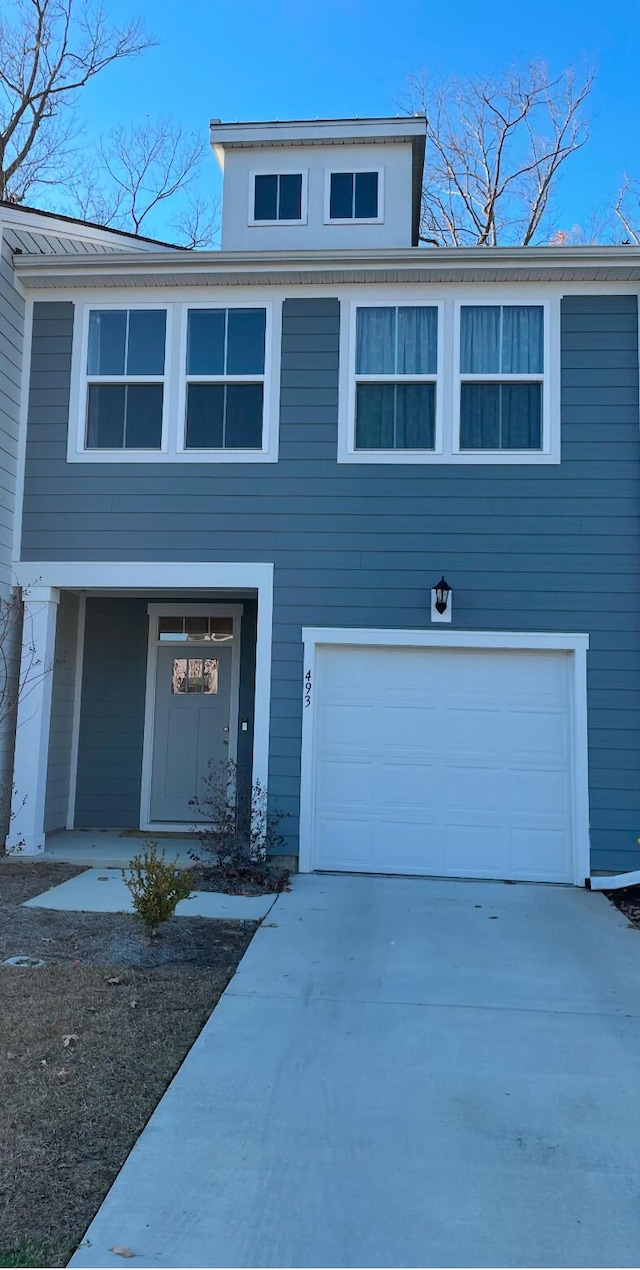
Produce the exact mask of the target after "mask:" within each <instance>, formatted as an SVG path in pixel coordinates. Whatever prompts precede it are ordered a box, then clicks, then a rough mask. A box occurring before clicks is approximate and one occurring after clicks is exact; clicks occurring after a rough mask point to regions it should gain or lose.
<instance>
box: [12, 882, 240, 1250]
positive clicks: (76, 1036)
mask: <svg viewBox="0 0 640 1270" xmlns="http://www.w3.org/2000/svg"><path fill="white" fill-rule="evenodd" d="M79 871H80V870H78V869H75V868H73V867H70V866H66V865H51V864H47V865H43V864H40V863H27V862H7V861H5V860H0V961H2V960H3V959H4V958H5V957H8V956H15V955H25V956H28V957H34V958H38V959H41V960H43V961H45V963H46V964H45V966H44V967H43V968H40V969H20V968H17V967H10V966H5V965H0V1010H1V1011H2V1033H1V1040H0V1091H1V1092H0V1123H1V1124H2V1134H1V1136H0V1232H1V1233H0V1266H25V1265H28V1266H64V1265H66V1262H67V1261H68V1259H69V1257H70V1256H71V1254H72V1252H73V1251H74V1249H75V1247H76V1246H77V1245H78V1243H79V1242H80V1241H81V1239H82V1238H83V1235H84V1232H85V1230H86V1228H87V1226H88V1225H89V1223H90V1221H91V1219H92V1217H93V1215H94V1213H95V1212H96V1210H97V1209H98V1207H99V1205H100V1203H101V1201H102V1199H103V1198H104V1196H105V1194H106V1192H107V1191H108V1189H109V1187H110V1186H111V1184H112V1182H113V1181H114V1178H115V1176H116V1174H117V1173H118V1171H119V1169H120V1167H121V1166H122V1164H123V1163H124V1160H125V1159H126V1157H127V1155H128V1153H129V1151H130V1150H131V1148H132V1146H133V1144H134V1142H135V1140H136V1138H137V1137H138V1135H139V1133H140V1132H141V1130H142V1129H143V1127H144V1125H145V1124H146V1122H147V1120H148V1119H149V1116H150V1115H151V1113H152V1111H153V1109H154V1107H155V1106H156V1104H157V1103H158V1101H159V1099H160V1098H161V1096H162V1094H163V1093H164V1091H165V1089H166V1088H167V1085H168V1084H169V1081H170V1080H171V1079H172V1077H173V1076H174V1075H175V1072H176V1071H177V1069H178V1067H179V1066H180V1063H181V1062H182V1060H183V1059H184V1057H185V1055H186V1054H187V1051H188V1050H189V1048H190V1046H191V1045H192V1044H193V1042H194V1040H195V1039H196V1037H197V1035H198V1033H199V1032H200V1030H201V1028H202V1026H203V1024H204V1023H205V1022H206V1020H207V1018H208V1016H209V1015H210V1013H211V1011H212V1009H213V1007H214V1006H215V1004H216V1002H217V1001H218V999H219V997H220V995H221V993H222V992H223V991H224V989H225V987H226V985H227V983H228V982H229V979H230V978H231V976H232V975H233V974H234V972H235V969H236V967H237V965H238V962H239V961H240V958H241V957H242V955H243V953H244V951H245V949H246V948H247V945H248V944H249V942H250V940H251V937H252V935H253V933H254V931H255V928H256V927H255V923H250V922H229V921H224V922H223V921H213V920H210V919H204V918H173V919H172V921H171V922H169V923H167V924H166V926H165V928H164V934H163V935H162V937H161V938H160V939H158V940H154V941H149V940H148V939H147V938H146V936H145V934H144V931H143V929H142V927H141V926H140V924H139V922H138V920H137V919H136V918H135V917H132V916H129V915H126V914H97V913H58V912H54V911H48V910H46V909H31V908H30V909H24V908H20V907H19V905H20V904H21V903H22V901H23V900H25V899H27V898H29V897H30V896H33V895H37V894H39V893H41V892H42V891H44V890H46V889H47V888H48V887H50V886H53V885H56V883H57V882H62V881H64V880H65V879H66V878H68V877H70V876H72V875H73V874H74V873H77V872H79Z"/></svg>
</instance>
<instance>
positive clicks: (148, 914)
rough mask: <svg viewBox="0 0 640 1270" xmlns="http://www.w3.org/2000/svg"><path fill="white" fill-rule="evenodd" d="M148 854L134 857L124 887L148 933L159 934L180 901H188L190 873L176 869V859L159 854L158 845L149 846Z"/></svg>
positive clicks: (125, 877)
mask: <svg viewBox="0 0 640 1270" xmlns="http://www.w3.org/2000/svg"><path fill="white" fill-rule="evenodd" d="M145 845H146V851H144V852H143V853H142V855H136V856H134V857H133V860H131V862H130V864H129V876H128V877H127V872H126V870H125V869H123V870H122V876H123V878H124V882H125V886H127V887H128V888H129V890H130V891H131V895H132V897H133V907H134V909H135V911H136V913H137V914H138V917H139V918H140V919H141V921H143V922H144V924H145V926H146V927H147V930H148V931H149V934H150V935H151V936H152V937H153V936H156V935H157V934H158V927H159V925H160V923H161V922H167V921H168V920H169V918H170V917H173V914H174V913H175V911H176V908H177V906H178V904H179V903H180V900H188V899H189V896H190V895H191V893H192V891H193V880H192V878H191V874H190V873H188V872H187V871H186V870H185V869H179V868H178V867H177V859H176V860H172V861H168V860H166V859H165V853H164V851H162V852H161V853H160V854H158V849H157V844H156V843H155V842H149V843H146V844H145Z"/></svg>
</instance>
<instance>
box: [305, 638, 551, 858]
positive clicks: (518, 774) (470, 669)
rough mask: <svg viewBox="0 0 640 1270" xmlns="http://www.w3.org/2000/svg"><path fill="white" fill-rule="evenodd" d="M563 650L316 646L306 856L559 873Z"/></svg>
mask: <svg viewBox="0 0 640 1270" xmlns="http://www.w3.org/2000/svg"><path fill="white" fill-rule="evenodd" d="M570 683H571V680H570V676H569V659H568V655H567V654H564V653H546V652H534V651H531V652H518V651H512V650H504V651H501V650H476V649H438V648H429V649H426V648H409V649H406V648H385V649H381V648H367V647H364V648H357V647H340V646H334V647H325V648H320V649H319V650H318V674H317V676H316V698H317V700H316V702H315V713H316V724H315V741H314V782H313V785H314V799H315V803H314V811H313V813H312V835H313V839H312V862H313V867H315V868H320V869H322V868H325V869H346V870H351V871H359V870H361V871H366V872H390V873H424V874H441V875H449V876H454V877H487V878H490V877H495V878H514V879H523V880H524V879H527V878H528V879H531V880H545V879H546V880H549V881H567V882H568V881H571V880H572V872H573V866H572V842H573V837H572V824H571V814H572V744H571V730H570V725H569V710H570Z"/></svg>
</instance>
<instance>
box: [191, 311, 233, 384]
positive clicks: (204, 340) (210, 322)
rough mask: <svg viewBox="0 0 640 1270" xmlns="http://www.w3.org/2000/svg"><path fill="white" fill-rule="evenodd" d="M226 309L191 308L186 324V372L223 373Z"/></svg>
mask: <svg viewBox="0 0 640 1270" xmlns="http://www.w3.org/2000/svg"><path fill="white" fill-rule="evenodd" d="M225 321H226V309H191V310H190V311H189V316H188V325H187V374H188V375H223V374H224V335H225Z"/></svg>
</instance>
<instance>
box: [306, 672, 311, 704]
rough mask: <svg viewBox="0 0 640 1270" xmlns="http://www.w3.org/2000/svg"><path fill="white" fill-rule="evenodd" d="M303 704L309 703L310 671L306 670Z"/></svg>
mask: <svg viewBox="0 0 640 1270" xmlns="http://www.w3.org/2000/svg"><path fill="white" fill-rule="evenodd" d="M304 704H305V706H310V705H311V671H310V670H307V671H306V672H305V676H304Z"/></svg>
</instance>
